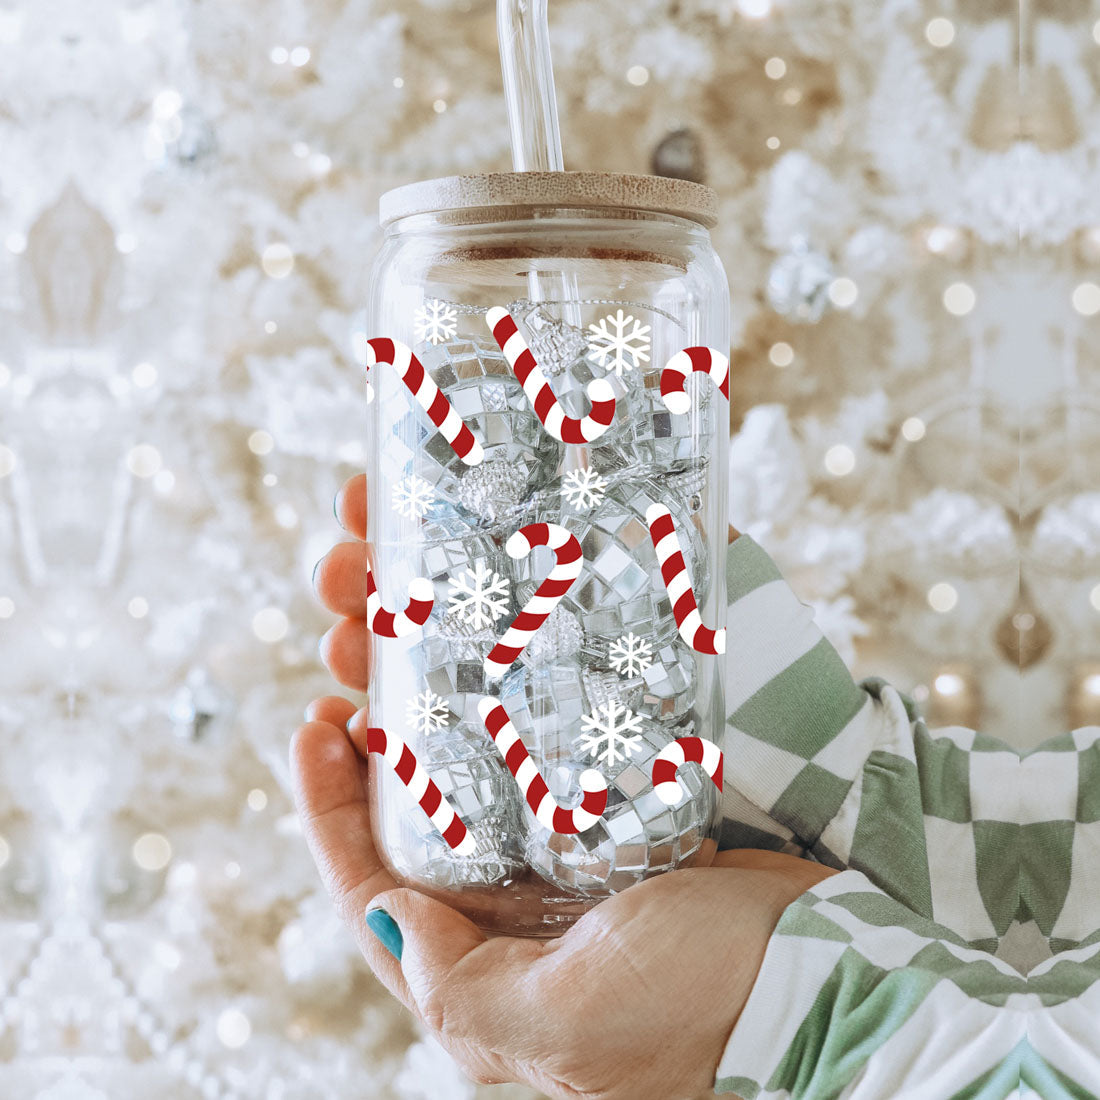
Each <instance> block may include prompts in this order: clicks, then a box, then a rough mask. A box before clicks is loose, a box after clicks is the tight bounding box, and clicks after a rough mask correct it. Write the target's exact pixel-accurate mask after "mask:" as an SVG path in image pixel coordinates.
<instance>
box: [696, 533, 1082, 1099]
mask: <svg viewBox="0 0 1100 1100" xmlns="http://www.w3.org/2000/svg"><path fill="white" fill-rule="evenodd" d="M727 584H728V590H729V604H730V606H729V616H728V619H727V625H728V627H729V630H728V634H727V643H728V644H727V660H728V667H727V677H726V684H727V702H728V708H727V709H728V711H729V716H728V721H727V730H726V741H725V745H724V750H725V754H726V768H725V775H726V786H725V790H724V800H723V810H724V820H723V825H722V838H721V842H720V843H721V846H722V847H735V846H752V847H768V848H776V849H780V850H786V851H791V852H795V853H798V854H804V855H806V856H808V857H809V858H814V859H817V860H820V861H821V862H823V863H827V864H829V865H831V866H834V867H837V868H841V869H845V870H842V873H841V874H839V875H836V876H833V877H832V878H830V879H827V880H826V881H825V882H823V883H821V884H820V885H819V886H818V887H816V888H815V889H814V890H812V891H810V892H809V893H807V894H805V895H803V897H802V898H800V899H798V901H796V902H795V903H794V904H793V905H792V906H790V907H789V908H788V910H787V911H786V912H785V913H784V915H783V917H782V919H781V921H780V922H779V925H778V927H777V928H776V931H775V935H774V936H773V938H772V941H771V943H770V944H769V947H768V952H767V954H766V956H765V960H764V964H763V966H762V968H761V971H760V973H759V975H758V976H757V980H756V983H755V985H754V988H753V992H752V994H751V996H750V999H749V1002H748V1004H747V1005H746V1007H745V1010H744V1012H743V1013H742V1016H741V1018H740V1020H739V1022H738V1024H737V1026H736V1027H735V1028H734V1031H733V1033H732V1035H731V1036H730V1040H729V1043H728V1044H727V1047H726V1050H725V1052H724V1054H723V1057H722V1060H721V1063H720V1065H719V1068H718V1073H717V1082H716V1088H717V1089H718V1091H720V1092H736V1093H738V1094H739V1095H740V1096H743V1097H745V1100H757V1098H761V1100H772V1098H775V1100H780V1098H784V1100H786V1098H795V1097H805V1098H807V1100H811V1098H812V1100H819V1098H829V1097H834V1096H835V1097H858V1098H866V1100H871V1098H875V1100H877V1098H880V1097H882V1098H885V1097H913V1098H918V1097H921V1098H923V1097H940V1096H943V1097H948V1096H950V1097H958V1098H970V1097H973V1098H983V1100H984V1098H986V1097H996V1098H1001V1097H1008V1096H1012V1097H1020V1098H1023V1097H1032V1096H1036V1097H1043V1098H1048V1097H1074V1098H1077V1097H1096V1096H1097V1095H1098V1093H1097V1091H1096V1087H1097V1086H1098V1085H1100V1053H1098V1051H1100V1044H1098V1043H1097V1041H1096V1039H1095V1034H1096V1028H1095V1020H1096V1019H1098V1018H1100V906H1098V905H1097V903H1096V898H1098V897H1100V728H1089V729H1082V730H1075V731H1073V732H1072V733H1069V734H1065V735H1062V736H1060V737H1056V738H1054V739H1052V740H1050V741H1048V742H1046V743H1044V744H1043V745H1041V746H1040V747H1039V748H1037V749H1035V750H1033V751H1031V752H1028V753H1025V754H1021V753H1019V752H1017V751H1016V750H1014V749H1012V748H1011V747H1010V746H1008V745H1006V744H1004V743H1002V742H999V741H996V740H994V739H992V738H989V737H985V736H983V735H981V734H979V733H976V732H974V731H972V730H967V729H962V728H958V727H951V728H947V729H939V730H929V728H928V727H927V725H926V723H925V721H924V719H923V718H922V717H921V715H920V714H919V712H918V710H917V708H916V706H915V704H914V703H913V702H912V701H911V700H909V699H907V698H906V697H905V696H903V695H902V694H901V693H899V692H898V691H896V690H895V689H894V688H892V687H890V686H889V685H888V684H886V683H885V682H884V681H882V680H879V679H868V680H865V681H863V682H862V683H858V684H857V683H856V682H854V681H853V679H852V677H851V675H850V674H849V672H848V670H847V668H846V667H845V665H844V663H843V661H842V660H841V659H840V657H839V655H838V654H837V653H836V651H835V650H834V649H833V648H832V647H831V646H830V645H829V644H828V642H827V641H826V640H825V639H824V637H823V636H822V635H821V633H820V631H818V630H817V628H816V627H815V626H814V623H813V618H812V613H811V611H810V609H809V608H808V607H807V606H805V605H804V604H802V603H801V602H800V601H799V600H798V599H797V597H796V596H795V594H794V593H793V592H792V591H791V589H790V588H789V587H788V586H787V585H786V584H785V582H784V581H783V579H782V577H781V576H780V573H779V571H778V569H777V568H776V567H775V565H774V563H773V562H772V561H771V559H770V558H769V557H768V556H767V554H765V553H764V551H763V550H762V549H761V548H760V547H759V546H757V545H756V544H755V543H754V542H753V541H752V540H751V539H748V538H746V537H745V536H742V537H741V538H740V539H738V540H737V541H736V542H734V543H733V544H732V545H731V547H730V550H729V555H728V558H727Z"/></svg>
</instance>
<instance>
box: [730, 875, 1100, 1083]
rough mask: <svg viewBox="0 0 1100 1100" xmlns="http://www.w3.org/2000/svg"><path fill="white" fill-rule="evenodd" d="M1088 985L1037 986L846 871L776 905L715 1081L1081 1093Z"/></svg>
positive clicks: (1091, 1057) (1088, 1059) (1093, 1062)
mask: <svg viewBox="0 0 1100 1100" xmlns="http://www.w3.org/2000/svg"><path fill="white" fill-rule="evenodd" d="M1040 970H1043V968H1042V967H1040V968H1037V972H1038V971H1040ZM1036 976H1037V977H1038V974H1037V975H1036ZM1039 984H1041V983H1039ZM1091 990H1095V995H1094V994H1093V993H1092V992H1091ZM1091 990H1090V989H1089V988H1086V989H1085V990H1083V991H1080V993H1079V994H1078V995H1069V994H1063V995H1061V996H1059V995H1057V994H1052V993H1051V991H1050V990H1049V988H1048V989H1046V990H1044V991H1042V992H1040V991H1039V990H1038V989H1037V988H1036V987H1033V986H1032V985H1031V984H1029V980H1028V978H1027V977H1025V976H1023V975H1022V974H1020V973H1019V972H1017V971H1016V970H1015V969H1013V968H1012V967H1011V966H1010V965H1009V964H1008V963H1006V962H1004V961H1002V960H1001V959H999V958H996V957H995V956H992V955H989V954H987V953H985V952H982V951H977V950H974V949H973V948H970V947H968V946H967V945H966V943H965V942H964V941H963V940H962V939H961V938H960V937H958V936H956V935H955V934H954V933H952V932H951V931H950V930H949V929H947V928H944V927H943V926H942V925H937V924H936V923H935V922H933V921H931V920H929V919H928V918H925V917H921V916H918V915H917V914H914V913H912V912H910V911H908V910H907V909H906V907H905V906H903V905H901V904H900V903H899V902H897V901H895V900H894V899H892V898H890V897H888V896H887V895H885V894H884V893H883V892H882V891H881V890H879V889H877V888H876V887H875V886H874V884H873V883H871V882H870V881H869V880H868V879H867V878H866V877H865V876H864V875H863V874H861V873H860V872H858V871H845V872H843V873H841V874H839V875H834V876H832V877H831V878H829V879H826V880H825V881H823V882H822V883H820V884H819V885H818V886H816V887H814V889H813V890H811V891H808V892H807V893H806V894H804V895H803V896H802V897H801V898H799V899H798V900H796V901H795V902H794V903H793V904H792V905H791V906H789V907H788V908H787V910H786V911H785V912H784V914H783V916H782V918H781V919H780V921H779V924H778V926H777V927H776V930H775V933H774V935H773V936H772V939H771V942H770V943H769V945H768V950H767V953H766V954H765V957H764V962H763V964H762V966H761V969H760V972H759V974H758V975H757V978H756V982H755V984H754V986H753V989H752V992H751V994H750V996H749V999H748V1002H747V1003H746V1005H745V1008H744V1011H743V1012H742V1014H741V1017H740V1019H739V1020H738V1022H737V1024H736V1026H735V1027H734V1029H733V1031H732V1033H731V1035H730V1037H729V1040H728V1042H727V1044H726V1048H725V1051H724V1053H723V1055H722V1058H721V1061H720V1063H719V1066H718V1070H717V1073H716V1080H715V1090H716V1091H717V1092H720V1093H723V1092H733V1093H736V1094H737V1095H739V1096H741V1097H743V1100H833V1098H841V1097H843V1098H855V1100H903V1098H909V1100H918V1098H923V1100H927V1098H931V1097H944V1098H946V1097H959V1098H962V1097H967V1098H974V1100H977V1098H997V1100H1002V1098H1005V1097H1009V1096H1021V1095H1026V1094H1027V1093H1026V1091H1025V1090H1027V1089H1030V1090H1034V1091H1035V1093H1037V1095H1039V1096H1042V1097H1044V1098H1048V1100H1054V1098H1056V1097H1062V1096H1065V1097H1086V1096H1089V1095H1092V1094H1091V1093H1088V1092H1086V1091H1084V1088H1083V1083H1084V1082H1086V1081H1088V1080H1093V1081H1095V1080H1100V1077H1096V1076H1091V1077H1090V1076H1088V1075H1090V1074H1096V1073H1100V1062H1098V1061H1097V1058H1096V1055H1095V1053H1092V1054H1090V1053H1089V1045H1088V1044H1089V1042H1090V1041H1091V1040H1090V1039H1089V1038H1088V1036H1089V1030H1088V1029H1089V1026H1090V1025H1089V1023H1088V1021H1089V1020H1090V1019H1095V1018H1096V1017H1095V1015H1094V1013H1095V1012H1096V1010H1097V1006H1096V1004H1094V1003H1092V1002H1095V1001H1097V999H1098V996H1100V987H1096V986H1092V987H1091ZM1052 1001H1057V1002H1058V1003H1057V1004H1052ZM1092 1049H1093V1050H1095V1044H1094V1043H1092Z"/></svg>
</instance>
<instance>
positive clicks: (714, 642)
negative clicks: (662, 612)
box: [645, 504, 726, 653]
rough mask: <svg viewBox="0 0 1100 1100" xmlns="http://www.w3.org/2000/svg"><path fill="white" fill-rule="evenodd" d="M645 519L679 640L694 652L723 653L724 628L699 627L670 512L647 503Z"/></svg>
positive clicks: (697, 615)
mask: <svg viewBox="0 0 1100 1100" xmlns="http://www.w3.org/2000/svg"><path fill="white" fill-rule="evenodd" d="M645 519H646V523H648V524H649V537H650V538H651V539H652V540H653V548H654V550H656V551H657V560H658V561H659V562H660V563H661V576H662V577H663V578H664V582H665V588H666V590H667V591H668V598H669V600H671V602H672V613H673V615H675V616H676V626H677V628H678V629H679V631H680V637H681V638H683V639H684V641H685V642H687V644H688V645H689V646H691V648H692V649H694V650H695V652H696V653H725V652H726V628H725V627H724V626H723V627H719V629H717V630H712V629H711V628H710V627H709V626H704V625H703V619H702V616H701V615H700V614H699V605H698V604H697V603H696V602H695V593H694V592H693V591H692V590H691V578H690V577H689V576H688V571H687V565H686V564H685V563H684V555H683V553H682V552H681V550H680V540H679V539H678V538H677V537H676V524H675V523H674V522H673V520H672V513H671V512H670V511H669V510H668V509H667V508H666V507H665V506H664V505H663V504H651V505H650V506H649V507H648V508H647V509H646V513H645Z"/></svg>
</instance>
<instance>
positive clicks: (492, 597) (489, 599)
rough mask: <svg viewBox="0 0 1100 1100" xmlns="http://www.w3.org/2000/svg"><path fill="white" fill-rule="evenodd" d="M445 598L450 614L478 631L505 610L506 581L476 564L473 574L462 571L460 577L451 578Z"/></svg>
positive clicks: (468, 571) (506, 597) (506, 596)
mask: <svg viewBox="0 0 1100 1100" xmlns="http://www.w3.org/2000/svg"><path fill="white" fill-rule="evenodd" d="M447 598H448V600H449V602H450V605H451V610H452V611H457V612H458V614H459V617H460V618H461V619H462V621H463V622H465V623H468V624H469V625H470V626H472V627H473V628H474V629H475V630H480V629H481V627H483V626H490V625H491V624H492V623H495V622H496V621H497V619H499V618H500V617H501V615H503V614H504V612H505V611H507V610H508V581H507V580H506V579H505V578H504V577H501V576H498V575H497V574H496V573H494V572H492V570H490V569H489V568H488V566H486V565H485V564H483V563H482V562H478V563H477V565H476V567H475V568H474V571H473V572H472V573H471V572H470V570H469V569H464V570H463V571H462V574H461V575H460V576H458V577H452V578H451V592H450V595H449V596H448V597H447Z"/></svg>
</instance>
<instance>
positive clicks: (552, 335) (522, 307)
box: [508, 298, 588, 377]
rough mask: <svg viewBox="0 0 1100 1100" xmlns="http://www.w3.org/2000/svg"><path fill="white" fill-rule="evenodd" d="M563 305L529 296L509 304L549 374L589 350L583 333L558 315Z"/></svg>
mask: <svg viewBox="0 0 1100 1100" xmlns="http://www.w3.org/2000/svg"><path fill="white" fill-rule="evenodd" d="M560 308H561V306H560V304H558V305H554V304H551V303H547V302H540V303H538V304H535V303H534V302H531V301H529V300H528V299H526V298H520V299H518V300H517V301H515V302H510V303H509V305H508V312H509V313H510V314H511V315H512V319H513V320H514V321H515V322H516V324H517V326H519V329H520V331H521V332H522V333H523V335H524V338H525V339H526V340H527V346H528V347H529V348H530V349H531V354H532V355H534V357H535V362H537V363H538V365H539V366H540V367H541V368H542V370H543V372H544V373H545V374H546V375H547V376H549V377H554V376H555V375H558V374H560V373H561V372H562V371H564V370H566V369H568V368H569V367H572V366H573V365H574V364H575V363H576V362H577V361H578V360H579V359H581V358H583V357H584V356H585V355H586V354H587V352H588V338H587V337H586V336H585V335H584V333H583V332H582V331H581V330H580V329H579V328H577V327H576V326H575V325H569V324H566V323H565V322H564V321H562V320H561V319H560V318H559V317H557V316H555V313H554V310H555V309H560Z"/></svg>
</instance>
